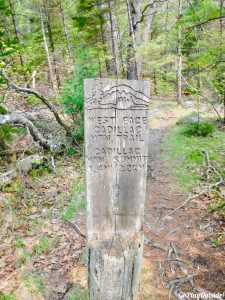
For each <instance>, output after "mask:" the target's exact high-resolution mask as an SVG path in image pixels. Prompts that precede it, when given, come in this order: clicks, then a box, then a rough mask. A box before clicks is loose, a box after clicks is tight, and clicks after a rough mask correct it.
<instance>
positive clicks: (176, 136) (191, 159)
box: [162, 124, 225, 193]
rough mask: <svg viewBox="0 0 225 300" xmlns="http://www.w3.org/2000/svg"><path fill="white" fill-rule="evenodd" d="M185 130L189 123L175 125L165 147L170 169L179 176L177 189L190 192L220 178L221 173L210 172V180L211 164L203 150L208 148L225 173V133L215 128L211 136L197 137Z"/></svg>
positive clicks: (218, 166) (211, 159)
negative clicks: (207, 172) (208, 173)
mask: <svg viewBox="0 0 225 300" xmlns="http://www.w3.org/2000/svg"><path fill="white" fill-rule="evenodd" d="M185 129H187V125H185V124H183V125H176V126H173V127H171V129H170V130H169V132H168V134H167V135H166V137H165V139H164V142H163V144H162V148H163V150H164V154H165V160H166V162H167V165H168V168H169V169H170V170H171V172H172V174H173V175H175V177H176V178H177V185H176V189H178V190H179V191H180V192H182V193H189V192H192V191H193V188H196V187H199V186H204V185H207V184H210V183H214V182H216V181H217V180H218V175H216V174H210V178H209V180H208V182H206V178H205V171H206V169H207V164H206V159H205V156H204V154H203V153H202V150H205V151H207V153H208V155H209V159H210V162H211V163H212V164H213V166H214V167H215V168H216V169H217V170H218V171H219V172H220V174H221V175H222V176H225V170H224V168H223V166H224V165H225V156H224V149H225V132H224V131H221V130H219V129H217V128H215V130H214V132H213V133H211V135H208V136H197V135H187V134H184V131H185Z"/></svg>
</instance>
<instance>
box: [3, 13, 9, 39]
mask: <svg viewBox="0 0 225 300" xmlns="http://www.w3.org/2000/svg"><path fill="white" fill-rule="evenodd" d="M2 19H3V23H4V27H5V34H6V38H7V41H9V40H10V31H9V25H8V22H7V18H6V16H5V14H4V13H3V14H2Z"/></svg>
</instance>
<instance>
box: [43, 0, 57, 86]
mask: <svg viewBox="0 0 225 300" xmlns="http://www.w3.org/2000/svg"><path fill="white" fill-rule="evenodd" d="M43 5H44V10H45V15H46V21H47V22H46V23H47V28H48V36H49V42H50V48H51V53H52V58H53V66H54V73H55V78H56V83H57V87H58V88H59V87H60V77H59V73H58V70H57V63H56V54H55V44H54V40H53V34H52V27H51V20H50V14H49V9H48V2H47V0H43Z"/></svg>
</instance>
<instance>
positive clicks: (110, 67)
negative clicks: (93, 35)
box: [97, 0, 117, 76]
mask: <svg viewBox="0 0 225 300" xmlns="http://www.w3.org/2000/svg"><path fill="white" fill-rule="evenodd" d="M97 5H98V9H99V12H100V15H101V17H100V29H101V37H102V43H103V49H104V55H105V64H106V71H107V73H108V76H113V75H116V74H117V67H116V61H115V52H116V45H115V43H114V42H115V41H113V34H112V28H111V22H110V13H109V12H104V10H105V8H106V4H105V3H103V1H102V0H97ZM113 43H114V45H113ZM113 47H114V50H113Z"/></svg>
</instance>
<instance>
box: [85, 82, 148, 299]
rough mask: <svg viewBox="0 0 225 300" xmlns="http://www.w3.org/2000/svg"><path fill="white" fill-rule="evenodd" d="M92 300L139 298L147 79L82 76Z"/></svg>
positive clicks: (145, 156)
mask: <svg viewBox="0 0 225 300" xmlns="http://www.w3.org/2000/svg"><path fill="white" fill-rule="evenodd" d="M84 91H85V141H86V150H85V151H86V182H87V183H86V197H87V243H88V251H89V261H88V273H89V274H88V276H89V280H88V284H89V298H90V300H96V299H98V300H133V299H137V294H138V286H139V275H140V268H141V257H142V250H143V232H142V226H143V215H144V201H145V189H146V173H147V155H148V154H147V152H148V120H147V116H148V101H149V83H148V82H147V81H136V80H120V79H117V80H112V79H86V80H85V82H84Z"/></svg>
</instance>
